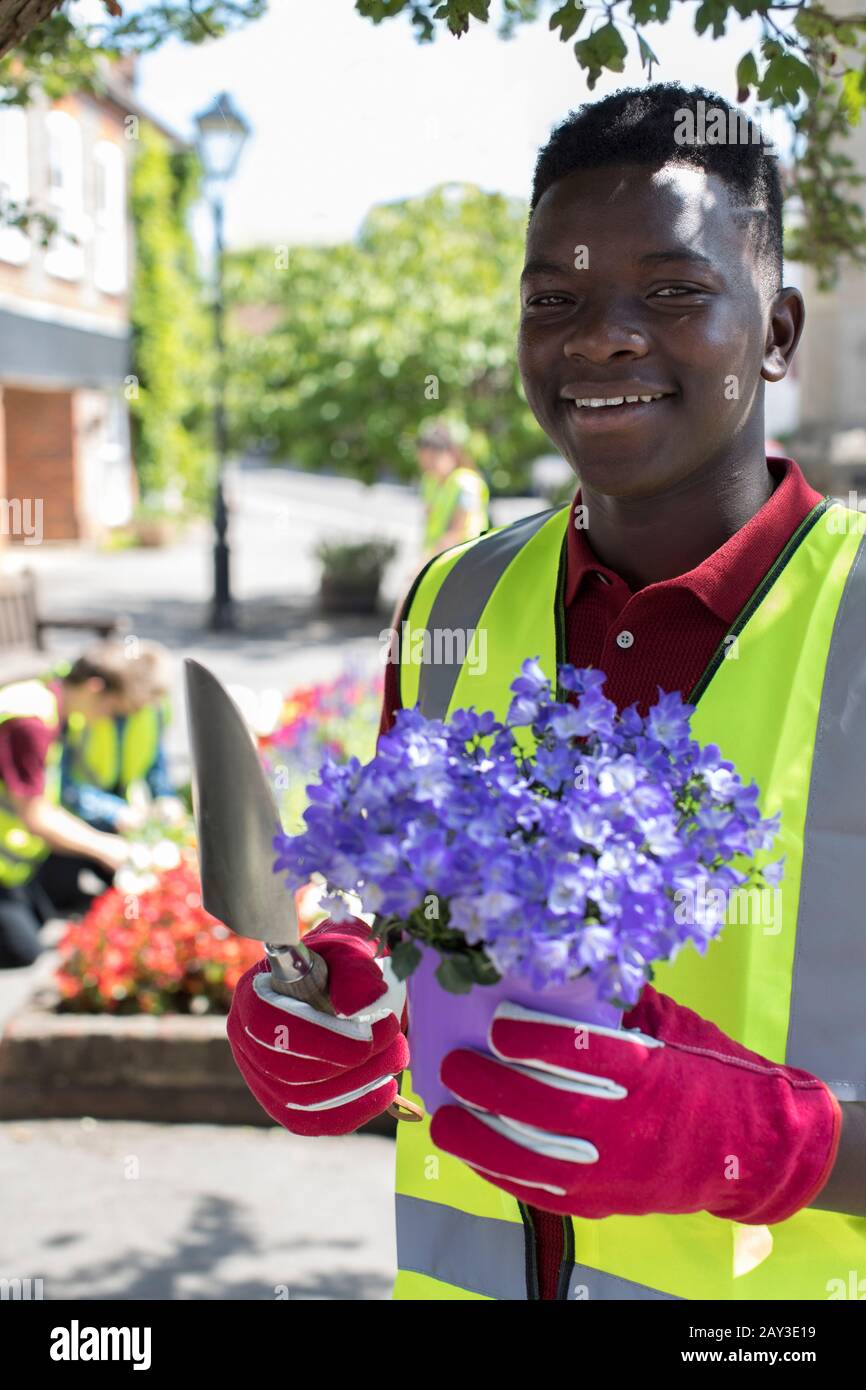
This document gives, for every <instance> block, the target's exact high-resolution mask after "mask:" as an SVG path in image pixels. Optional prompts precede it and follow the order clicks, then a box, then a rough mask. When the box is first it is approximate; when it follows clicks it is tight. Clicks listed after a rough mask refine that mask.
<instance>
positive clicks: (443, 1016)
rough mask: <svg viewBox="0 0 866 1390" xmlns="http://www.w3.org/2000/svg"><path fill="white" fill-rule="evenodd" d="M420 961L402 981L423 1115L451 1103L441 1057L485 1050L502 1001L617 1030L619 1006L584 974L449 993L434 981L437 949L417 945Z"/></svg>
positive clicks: (511, 979)
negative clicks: (557, 981)
mask: <svg viewBox="0 0 866 1390" xmlns="http://www.w3.org/2000/svg"><path fill="white" fill-rule="evenodd" d="M420 949H421V953H422V960H421V964H420V965H419V966H418V967H417V969H416V970H415V971H413V973H412V974H411V975H410V976H409V979H408V980H407V982H406V986H407V997H408V1003H409V1032H408V1039H409V1051H410V1053H411V1061H410V1063H409V1065H410V1067H411V1071H412V1085H413V1088H414V1090H415V1091H416V1092H417V1094H418V1095H419V1096H420V1097H421V1099H422V1100H423V1102H424V1105H425V1108H426V1109H427V1112H428V1114H431V1115H432V1114H433V1111H434V1110H437V1109H438V1108H439V1106H440V1105H454V1104H456V1100H455V1097H454V1094H453V1092H451V1091H449V1090H448V1088H447V1087H446V1086H443V1084H442V1082H441V1081H440V1080H439V1067H440V1064H441V1062H442V1058H443V1057H444V1056H445V1054H446V1053H447V1052H451V1051H452V1049H454V1048H455V1047H470V1048H474V1049H475V1050H476V1051H479V1052H489V1051H490V1048H489V1046H488V1042H487V1032H488V1028H489V1027H490V1023H491V1020H492V1018H493V1015H494V1013H495V1012H496V1006H497V1005H498V1004H501V1003H502V1001H503V1000H505V999H507V1000H509V1001H510V1002H511V1003H512V1004H522V1005H523V1006H524V1008H528V1009H538V1010H540V1011H542V1012H544V1013H550V1014H556V1015H557V1017H558V1018H570V1019H574V1022H575V1024H580V1023H598V1024H601V1025H603V1026H604V1027H605V1028H619V1026H620V1024H621V1022H622V1015H623V1010H622V1009H618V1008H617V1007H616V1006H615V1005H614V1004H605V1003H602V1001H601V1000H600V999H599V998H598V994H597V992H596V986H595V984H594V982H593V981H592V980H591V979H590V978H589V976H587V975H582V976H580V978H578V979H576V980H571V981H570V982H569V983H568V984H566V985H553V986H551V987H550V988H548V989H543V990H539V989H531V988H530V987H529V985H528V984H527V983H526V981H525V980H523V979H519V978H518V977H517V976H516V975H509V974H506V975H503V977H502V979H501V980H500V981H499V983H498V984H495V985H473V986H472V989H471V990H470V991H469V993H468V994H450V993H449V992H448V990H447V989H443V988H442V986H441V985H440V983H439V981H438V980H437V979H436V975H435V971H436V967H437V966H438V964H439V960H440V957H439V953H438V951H435V950H433V949H432V948H431V947H426V946H421V948H420Z"/></svg>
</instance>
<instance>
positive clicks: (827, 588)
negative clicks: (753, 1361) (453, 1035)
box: [394, 498, 866, 1300]
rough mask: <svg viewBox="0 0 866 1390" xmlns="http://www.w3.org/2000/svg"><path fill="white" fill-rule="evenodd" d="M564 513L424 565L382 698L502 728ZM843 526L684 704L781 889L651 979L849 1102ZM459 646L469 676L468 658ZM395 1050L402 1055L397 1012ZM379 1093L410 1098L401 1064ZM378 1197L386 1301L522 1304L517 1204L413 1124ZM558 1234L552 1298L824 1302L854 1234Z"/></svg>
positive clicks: (862, 936) (639, 1225)
mask: <svg viewBox="0 0 866 1390" xmlns="http://www.w3.org/2000/svg"><path fill="white" fill-rule="evenodd" d="M569 515H570V508H569V507H568V506H566V507H563V508H561V509H558V510H554V511H548V512H543V513H540V514H538V515H537V516H534V517H529V518H527V519H524V520H521V521H518V522H516V523H514V525H512V526H507V527H505V528H503V529H502V530H500V531H497V532H494V533H491V534H488V535H487V536H484V537H482V538H481V539H479V540H477V541H474V542H469V543H467V544H465V545H460V546H456V547H454V548H453V549H451V550H448V551H446V552H445V553H444V554H442V555H440V556H437V557H436V558H435V559H433V560H432V561H431V562H430V563H429V564H428V566H427V567H426V568H425V570H423V571H422V573H421V575H420V576H419V577H418V579H417V580H416V582H415V585H414V586H413V589H412V591H411V592H410V594H409V596H408V599H407V602H406V605H405V606H404V613H403V616H404V619H405V623H406V626H405V627H402V625H401V631H402V638H401V668H400V677H401V682H400V683H401V699H402V703H403V705H404V706H406V707H410V706H413V705H415V704H416V702H417V704H418V705H419V707H420V709H421V710H422V712H423V713H425V714H427V715H429V716H430V717H433V718H437V717H438V718H447V717H449V716H450V714H451V713H452V712H453V711H454V710H455V709H458V708H461V707H466V706H470V705H474V706H475V707H476V708H477V709H479V710H485V709H492V710H493V712H494V714H495V716H496V718H497V719H499V720H502V719H504V718H505V714H506V711H507V708H508V703H509V700H510V692H509V686H510V683H511V681H512V680H513V678H514V677H515V676H516V675H517V674H518V673H519V668H520V665H521V662H522V661H523V660H524V659H525V658H526V657H538V658H539V660H540V664H541V666H542V668H543V669H544V671H545V672H546V673H547V675H548V676H549V677H550V678H551V680H552V681H555V677H556V670H555V667H556V664H557V663H558V662H564V661H566V660H567V656H566V654H565V648H564V630H565V629H564V621H563V616H564V602H563V586H564V576H565V563H564V557H565V538H566V528H567V525H568V518H569ZM864 533H866V516H863V515H861V514H860V513H859V512H856V511H852V510H849V509H848V508H845V507H842V506H840V505H838V504H836V503H832V502H830V501H829V499H826V498H825V499H824V500H823V501H822V502H821V503H820V504H819V505H818V506H816V507H815V508H814V509H813V511H812V512H811V513H810V514H809V516H808V517H807V518H806V519H805V520H804V522H803V523H802V525H801V526H800V527H799V528H798V529H797V531H796V533H795V535H794V536H792V538H791V540H790V541H789V543H788V545H787V546H786V547H785V549H784V550H783V552H782V554H781V555H780V556H779V557H778V559H777V560H776V561H775V563H774V564H773V566H772V568H771V569H770V571H769V573H768V574H767V575H766V576H765V578H764V579H763V580H762V582H761V583H760V585H759V586H758V588H757V590H756V591H755V593H754V594H753V595H752V597H751V599H750V600H749V602H748V603H747V605H746V606H745V608H744V609H743V611H742V613H740V615H739V616H738V618H737V619H736V621H735V623H734V624H733V626H732V628H731V630H730V632H729V633H728V634H727V636H726V638H725V640H724V642H722V643H721V644H720V646H719V648H718V650H717V651H716V653H715V655H714V656H713V659H712V661H711V662H710V664H709V666H708V668H707V670H706V671H705V673H704V675H703V676H702V678H701V680H700V681H699V682H698V684H697V685H696V687H695V689H694V690H693V691H692V692H690V695H689V700H690V703H692V704H696V711H695V714H694V716H693V718H692V730H693V733H694V736H695V737H696V738H697V739H698V740H700V741H701V742H702V743H710V742H712V743H716V744H718V745H719V747H720V748H721V751H722V754H723V756H724V757H725V758H728V759H730V760H731V761H732V762H733V763H734V764H735V766H736V767H737V769H738V771H739V773H740V775H741V777H742V778H743V780H744V781H746V782H750V781H752V780H754V781H755V782H756V783H757V785H758V787H759V789H760V793H761V796H760V807H761V812H762V814H763V815H765V816H770V815H772V814H774V813H775V812H776V811H779V812H781V830H780V833H779V836H778V837H777V840H776V845H775V847H774V857H777V856H778V855H781V854H784V856H785V876H784V879H783V881H782V884H781V886H780V890H779V892H780V894H781V898H780V901H779V904H778V911H777V913H776V914H774V919H773V922H772V925H771V927H770V928H769V929H768V927H767V925H766V924H762V925H757V926H755V925H749V924H743V923H741V924H738V925H734V924H732V923H731V922H730V920H729V922H728V925H727V926H726V927H725V929H724V931H723V933H722V935H721V936H720V938H719V939H718V940H716V941H714V942H712V943H711V944H710V946H709V948H708V950H707V952H706V954H705V955H703V956H702V955H700V954H699V953H698V952H697V951H696V950H694V949H693V948H692V947H691V946H687V947H685V948H684V949H683V950H682V951H681V952H680V953H679V955H678V956H677V957H676V959H675V960H674V961H672V962H670V963H668V964H663V965H661V966H659V967H656V972H655V978H654V984H655V986H656V987H657V988H658V989H659V990H660V991H662V992H663V993H666V994H669V995H671V996H672V997H673V998H674V999H676V1000H677V1001H678V1002H679V1003H681V1004H683V1005H685V1006H687V1007H689V1008H691V1009H695V1010H696V1011H697V1012H698V1013H700V1014H702V1015H703V1016H704V1017H705V1018H707V1019H710V1020H712V1021H713V1022H714V1023H716V1024H717V1025H718V1026H719V1027H720V1028H722V1029H724V1030H725V1032H727V1033H728V1034H729V1035H730V1036H731V1037H732V1038H735V1039H736V1040H738V1041H739V1042H740V1043H742V1044H743V1045H744V1046H746V1047H748V1048H751V1049H753V1050H755V1051H757V1052H759V1053H761V1054H763V1055H764V1056H766V1057H769V1058H770V1059H772V1060H773V1061H777V1062H780V1063H787V1064H788V1065H791V1066H795V1067H800V1068H803V1069H805V1070H807V1071H810V1072H812V1073H813V1074H814V1075H816V1076H819V1077H820V1078H821V1079H822V1080H823V1081H825V1082H826V1083H827V1084H828V1085H829V1087H830V1088H831V1090H832V1091H833V1092H834V1094H835V1095H836V1096H837V1097H838V1098H839V1099H840V1100H842V1101H845V1100H866V1007H864V1003H863V999H864V994H866V925H864V913H866V737H864V730H866V641H864V628H866V619H864V614H866V541H864ZM422 630H426V631H427V632H428V633H430V634H431V635H433V634H435V632H436V631H437V630H451V631H454V630H462V631H463V632H464V633H465V634H466V641H464V642H463V643H460V644H456V645H457V648H458V654H457V656H456V657H455V658H454V660H453V661H451V662H449V661H447V660H445V661H443V660H442V659H441V650H440V648H441V644H437V643H435V642H434V641H431V640H429V639H427V640H425V639H424V638H423V635H422ZM413 632H415V633H416V634H417V635H418V636H421V638H422V640H421V641H413V640H412V635H413ZM473 634H476V635H475V636H473ZM480 634H483V635H484V638H485V641H486V656H487V659H486V662H479V661H477V660H476V661H470V660H468V659H466V658H465V653H466V649H467V644H468V642H469V640H470V639H471V640H473V641H477V635H480ZM431 651H436V652H437V657H438V659H437V660H435V661H431V660H430V659H429V655H428V654H429V653H430V652H431ZM461 655H462V657H463V659H461ZM539 1006H540V1007H543V995H539ZM408 1038H409V1047H410V1050H411V1046H412V1021H411V1017H410V1019H409V1033H408ZM401 1090H402V1091H403V1093H404V1094H405V1095H408V1096H409V1097H410V1098H412V1099H414V1100H416V1101H419V1097H417V1096H416V1095H415V1094H414V1092H413V1090H412V1082H411V1072H409V1071H406V1072H404V1073H403V1082H402V1086H401ZM700 1142H701V1139H700V1135H699V1134H696V1135H694V1143H695V1144H696V1145H700ZM741 1161H743V1162H747V1161H748V1156H747V1155H742V1156H741ZM396 1200H397V1245H398V1266H399V1274H398V1276H397V1281H396V1284H395V1288H394V1297H395V1298H398V1299H422V1300H428V1299H429V1300H438V1299H474V1298H481V1299H500V1298H502V1299H526V1298H537V1297H538V1289H537V1284H536V1276H535V1271H534V1268H533V1263H534V1262H533V1260H532V1258H531V1251H532V1249H533V1245H532V1236H531V1229H530V1227H531V1218H530V1216H529V1213H528V1210H527V1208H526V1207H525V1205H524V1204H523V1203H520V1202H518V1201H516V1200H515V1199H514V1198H513V1197H511V1196H510V1195H509V1194H508V1193H505V1192H503V1191H502V1190H500V1189H499V1188H497V1187H496V1186H495V1185H494V1184H492V1183H489V1182H486V1181H485V1180H484V1179H483V1178H481V1177H479V1176H478V1175H477V1174H476V1173H475V1172H473V1171H472V1169H470V1168H469V1167H468V1166H467V1165H466V1164H464V1163H461V1162H460V1161H459V1160H458V1159H456V1158H454V1157H452V1156H451V1155H450V1154H446V1153H443V1152H442V1151H440V1150H438V1149H437V1148H436V1146H435V1145H434V1144H433V1143H432V1141H431V1138H430V1125H429V1118H428V1119H426V1120H425V1121H424V1122H422V1123H418V1124H400V1125H398V1126H397V1199H396ZM562 1220H563V1234H564V1250H565V1256H564V1259H563V1261H562V1265H561V1268H560V1278H559V1297H560V1298H561V1299H566V1298H589V1299H590V1300H595V1299H671V1298H675V1299H677V1298H678V1299H729V1300H738V1299H743V1300H752V1299H800V1298H803V1299H828V1298H833V1297H840V1296H844V1295H840V1294H839V1293H838V1287H839V1285H840V1283H844V1282H845V1281H846V1280H847V1279H848V1272H849V1271H850V1270H863V1269H866V1220H864V1219H861V1218H858V1217H853V1216H845V1215H840V1214H837V1213H833V1212H825V1211H819V1210H816V1209H813V1208H807V1209H804V1210H802V1211H800V1212H798V1213H797V1214H796V1215H795V1216H793V1217H791V1218H790V1219H789V1220H787V1221H783V1222H780V1223H778V1224H777V1225H775V1226H773V1227H769V1228H768V1227H762V1226H753V1225H745V1224H739V1223H736V1222H732V1221H727V1220H722V1219H719V1218H717V1217H714V1216H710V1215H709V1214H708V1213H705V1212H703V1213H695V1214H690V1215H680V1216H670V1215H648V1216H612V1217H608V1218H606V1219H605V1220H599V1221H589V1220H583V1219H579V1218H571V1217H563V1218H562Z"/></svg>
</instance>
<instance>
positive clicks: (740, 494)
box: [580, 451, 776, 591]
mask: <svg viewBox="0 0 866 1390" xmlns="http://www.w3.org/2000/svg"><path fill="white" fill-rule="evenodd" d="M775 482H776V480H775V478H774V477H773V475H772V474H771V473H770V471H769V469H768V468H767V461H766V458H765V456H764V453H763V451H762V452H761V454H760V456H755V457H750V458H748V459H743V460H741V461H738V462H736V463H734V464H731V463H728V464H727V465H726V466H725V467H723V468H722V467H719V465H718V462H717V461H716V460H713V461H712V462H711V463H710V464H709V465H704V467H703V468H702V469H700V470H699V471H698V472H697V473H695V474H693V475H691V476H690V477H688V478H686V479H684V480H683V481H682V482H681V483H678V484H676V485H675V486H674V487H672V488H670V489H668V490H667V491H666V492H662V493H658V494H657V495H656V496H654V497H641V498H620V497H609V496H607V495H606V494H605V493H600V492H596V491H595V490H593V489H592V488H589V487H587V488H582V489H581V497H580V500H581V502H582V503H583V504H584V505H585V506H586V509H587V523H588V524H587V532H586V534H587V538H588V540H589V543H590V545H591V546H592V549H593V551H594V552H595V554H596V555H597V556H598V558H599V560H600V561H601V562H602V564H604V565H607V567H608V568H609V569H612V570H613V571H614V572H615V573H616V574H619V575H621V577H622V578H623V579H624V580H625V581H626V583H627V584H628V585H629V587H630V588H631V589H632V590H634V591H637V590H638V589H643V588H644V587H645V586H646V585H647V584H655V583H658V582H659V581H660V580H662V579H673V578H675V577H676V576H677V575H681V574H686V573H687V572H688V571H689V570H692V569H695V568H696V566H698V565H700V564H701V563H702V562H703V561H704V560H706V558H707V556H708V555H712V553H713V551H715V550H718V549H719V546H721V545H724V543H725V541H727V540H730V538H731V536H733V535H735V534H736V533H737V531H739V530H740V529H741V528H742V527H743V526H745V524H746V522H747V521H750V520H751V518H752V517H753V516H754V515H755V513H756V512H758V511H760V509H761V507H763V505H764V503H765V502H766V501H767V500H768V499H769V498H770V497H771V496H772V493H773V488H774V487H775Z"/></svg>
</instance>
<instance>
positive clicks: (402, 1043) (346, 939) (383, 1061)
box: [226, 917, 409, 1135]
mask: <svg viewBox="0 0 866 1390" xmlns="http://www.w3.org/2000/svg"><path fill="white" fill-rule="evenodd" d="M304 943H305V944H307V945H309V946H312V947H313V949H314V950H315V951H317V952H318V953H319V954H320V955H321V956H322V957H323V959H324V960H325V962H326V964H327V967H328V995H329V997H330V1000H331V1003H332V1004H333V1006H334V1008H335V1009H336V1010H337V1014H338V1017H337V1018H334V1017H332V1016H331V1015H330V1014H323V1013H319V1012H317V1011H316V1010H315V1009H313V1008H312V1007H311V1006H310V1005H309V1004H303V1003H299V1002H298V1001H297V1000H295V999H289V998H288V997H287V996H286V995H284V994H278V993H277V992H276V990H275V989H273V987H272V986H271V983H270V969H269V966H268V963H267V960H261V961H259V962H258V964H256V965H254V966H253V967H252V969H251V970H248V971H247V972H246V974H245V975H243V976H242V977H241V979H240V980H239V981H238V984H237V988H236V989H235V992H234V997H233V999H232V1007H231V1012H230V1013H229V1017H228V1023H227V1026H226V1032H227V1034H228V1040H229V1044H230V1046H231V1049H232V1054H233V1056H234V1059H235V1062H236V1063H237V1066H238V1069H239V1070H240V1072H241V1075H242V1076H243V1078H244V1081H245V1082H246V1083H247V1086H248V1087H249V1088H250V1090H251V1091H252V1093H253V1095H254V1096H255V1098H256V1100H257V1101H258V1102H259V1105H261V1107H262V1109H264V1110H266V1111H267V1113H268V1114H269V1115H270V1117H271V1119H273V1120H277V1121H278V1123H279V1124H281V1125H283V1126H284V1127H285V1128H286V1129H288V1130H291V1131H292V1133H293V1134H308V1135H312V1134H351V1133H352V1132H353V1131H354V1130H356V1129H358V1128H359V1126H360V1125H363V1124H366V1123H367V1121H368V1120H372V1119H373V1117H374V1116H375V1115H380V1114H381V1113H382V1112H383V1111H384V1110H387V1108H388V1106H389V1105H390V1104H391V1102H392V1101H393V1100H394V1097H395V1096H396V1094H397V1082H396V1080H395V1079H394V1073H395V1072H400V1071H402V1070H403V1068H404V1067H406V1066H408V1063H409V1047H408V1044H407V1042H406V1039H405V1037H404V1036H403V1032H402V1027H403V1026H405V999H406V989H405V985H403V984H401V983H400V981H398V980H397V979H396V978H395V977H394V976H393V975H392V974H391V971H390V968H389V966H388V964H387V961H386V960H385V958H383V957H380V960H379V961H376V960H374V956H375V953H376V944H377V943H376V942H375V941H374V940H373V939H372V937H371V935H370V928H369V927H368V926H367V924H366V923H365V922H362V921H360V920H359V919H358V918H357V917H353V918H350V919H349V920H348V921H346V922H339V923H338V922H332V921H331V920H330V919H329V920H328V921H325V922H321V923H320V924H319V926H317V927H314V928H313V930H312V931H309V932H307V933H306V935H305V936H304ZM380 962H381V963H380ZM365 1015H368V1016H369V1017H365Z"/></svg>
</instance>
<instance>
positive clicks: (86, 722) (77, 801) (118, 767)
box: [61, 642, 183, 830]
mask: <svg viewBox="0 0 866 1390" xmlns="http://www.w3.org/2000/svg"><path fill="white" fill-rule="evenodd" d="M140 647H141V651H140V656H141V659H142V661H147V662H149V663H150V667H151V686H152V692H153V698H152V699H151V701H150V702H149V703H148V704H146V705H144V706H143V707H142V708H141V709H137V710H135V711H133V713H131V714H119V715H115V716H114V717H113V718H104V719H86V718H85V717H84V716H83V715H82V714H79V713H77V712H76V713H74V714H72V715H71V716H70V718H69V720H68V723H67V727H66V735H65V737H64V740H63V755H62V760H61V800H62V802H63V805H64V806H65V807H66V808H67V809H68V810H70V811H72V812H74V814H75V815H77V816H80V817H81V819H82V820H86V821H87V823H88V824H89V825H92V826H94V827H95V828H96V829H97V830H135V829H137V827H138V826H139V825H140V824H141V822H142V820H143V818H144V816H145V814H146V811H147V805H148V803H149V802H155V803H157V804H158V805H159V807H160V810H161V812H162V813H163V814H164V815H166V816H171V815H177V816H180V815H181V814H183V803H182V802H181V801H180V799H179V797H178V796H177V795H176V793H175V788H174V784H173V783H172V780H171V777H170V775H169V771H168V760H167V757H166V751H165V732H166V729H167V727H168V724H169V722H170V720H171V706H170V703H169V693H170V689H171V669H170V658H169V654H168V651H167V649H166V648H165V647H163V646H161V645H160V644H159V643H158V642H141V643H140Z"/></svg>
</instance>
